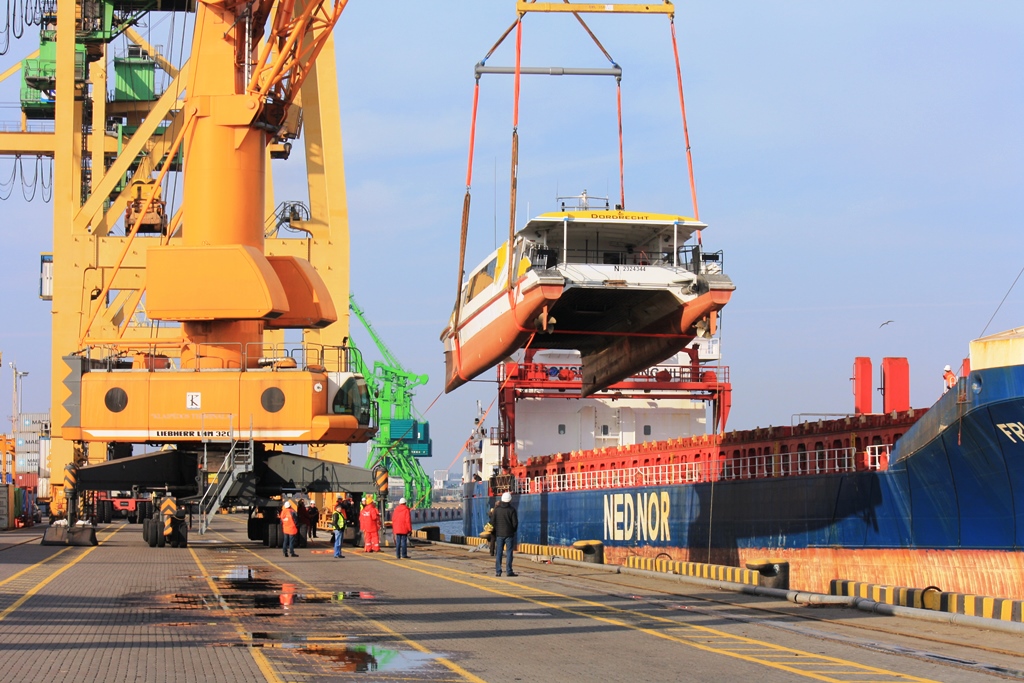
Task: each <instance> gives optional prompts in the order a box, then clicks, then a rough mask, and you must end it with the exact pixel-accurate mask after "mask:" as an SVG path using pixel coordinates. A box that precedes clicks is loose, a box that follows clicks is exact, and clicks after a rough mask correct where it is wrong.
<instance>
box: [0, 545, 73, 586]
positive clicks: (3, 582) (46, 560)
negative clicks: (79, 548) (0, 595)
mask: <svg viewBox="0 0 1024 683" xmlns="http://www.w3.org/2000/svg"><path fill="white" fill-rule="evenodd" d="M69 550H71V547H70V546H68V547H67V548H64V549H63V550H58V551H57V552H55V553H54V554H53V555H50V556H49V557H48V558H46V559H45V560H40V561H39V562H36V563H35V564H32V565H29V566H28V567H25V568H24V569H22V570H21V571H20V572H18V573H17V574H12V575H11V576H8V577H7V578H6V579H4V580H3V581H0V586H3V585H5V584H8V583H10V582H11V581H14V580H15V579H17V578H18V577H19V576H22V575H23V574H25V573H26V572H30V571H32V570H33V569H35V568H36V567H42V566H43V565H44V564H46V563H47V562H50V561H52V560H54V559H56V558H58V557H60V556H61V555H63V554H64V553H66V552H67V551H69Z"/></svg>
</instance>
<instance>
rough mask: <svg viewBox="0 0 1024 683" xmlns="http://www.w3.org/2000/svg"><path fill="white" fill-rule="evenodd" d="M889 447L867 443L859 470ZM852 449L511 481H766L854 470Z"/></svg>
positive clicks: (542, 486) (875, 463) (595, 485)
mask: <svg viewBox="0 0 1024 683" xmlns="http://www.w3.org/2000/svg"><path fill="white" fill-rule="evenodd" d="M891 450H892V446H891V445H878V446H869V447H868V448H867V450H866V451H865V452H864V453H862V456H863V455H866V456H867V457H866V462H864V464H862V465H861V469H864V468H865V467H866V469H868V470H873V471H880V470H884V469H886V467H887V466H888V458H889V453H890V452H891ZM857 462H858V457H857V450H856V449H855V448H853V447H852V446H851V447H848V448H822V449H818V450H813V451H798V452H793V453H766V454H763V455H751V456H741V457H731V458H723V459H721V460H700V461H695V462H683V463H671V464H667V465H647V466H643V467H623V468H619V469H602V470H589V471H581V472H562V473H559V474H548V475H540V476H537V477H531V478H522V479H517V480H515V487H514V488H515V492H517V493H557V492H559V491H586V490H596V489H606V488H628V487H634V486H669V485H673V484H700V483H705V482H710V481H712V480H715V481H736V480H745V479H771V478H778V477H790V476H801V475H814V474H837V473H844V472H855V471H856V470H857V469H858V466H857Z"/></svg>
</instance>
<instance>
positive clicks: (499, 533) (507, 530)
mask: <svg viewBox="0 0 1024 683" xmlns="http://www.w3.org/2000/svg"><path fill="white" fill-rule="evenodd" d="M491 525H492V526H493V527H494V575H495V576H501V556H502V555H503V554H504V551H505V548H506V547H507V548H508V556H507V560H506V562H505V576H519V575H518V574H516V573H515V572H514V571H512V550H513V549H514V548H515V547H516V532H517V531H518V530H519V513H517V512H516V509H515V508H514V507H512V494H511V493H509V492H508V491H505V493H503V494H501V502H500V503H498V504H497V505H495V506H494V510H493V511H492V512H491Z"/></svg>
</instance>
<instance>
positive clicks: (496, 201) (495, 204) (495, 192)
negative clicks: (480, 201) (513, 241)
mask: <svg viewBox="0 0 1024 683" xmlns="http://www.w3.org/2000/svg"><path fill="white" fill-rule="evenodd" d="M494 248H495V249H497V248H498V157H497V155H495V157H494Z"/></svg>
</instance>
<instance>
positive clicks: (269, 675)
mask: <svg viewBox="0 0 1024 683" xmlns="http://www.w3.org/2000/svg"><path fill="white" fill-rule="evenodd" d="M188 552H189V553H190V554H191V555H192V559H193V560H195V563H196V566H197V567H199V572H200V574H202V576H203V578H204V579H206V585H207V586H209V587H210V590H211V591H213V594H214V595H216V596H217V600H218V601H220V606H221V608H222V609H223V610H224V612H225V613H226V614H227V615H228V619H230V620H231V623H232V625H234V627H235V630H236V631H238V635H239V637H240V638H241V639H242V640H243V641H245V642H249V643H251V642H252V636H251V635H249V632H248V631H246V630H245V627H244V626H242V622H240V621H238V619H237V618H236V617H235V615H234V614H232V613H231V608H230V607H229V606H228V603H227V602H226V601H225V600H224V596H222V595H221V594H220V590H219V589H218V588H217V584H215V583H214V582H213V579H212V578H211V577H210V575H209V573H208V572H207V571H206V567H204V566H203V563H202V562H201V561H200V560H199V556H198V555H196V551H195V550H193V549H192V548H189V549H188ZM248 650H249V653H250V654H251V655H252V658H253V660H254V661H255V662H256V666H257V667H259V670H260V672H262V673H263V677H264V678H266V679H267V681H268V682H269V683H283V682H282V680H281V679H280V678H279V677H278V675H277V672H276V671H274V667H272V666H271V665H270V661H269V660H268V659H267V657H266V655H264V654H263V652H262V650H260V648H258V647H250V648H248Z"/></svg>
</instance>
